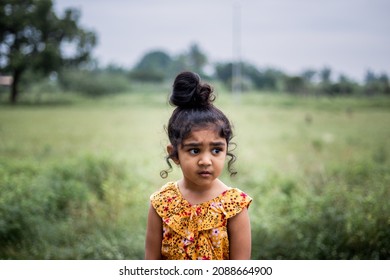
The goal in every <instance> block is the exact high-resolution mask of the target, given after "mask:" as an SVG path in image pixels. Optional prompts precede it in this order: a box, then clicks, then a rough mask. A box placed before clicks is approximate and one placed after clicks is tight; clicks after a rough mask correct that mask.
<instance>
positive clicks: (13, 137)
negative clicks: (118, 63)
mask: <svg viewBox="0 0 390 280" xmlns="http://www.w3.org/2000/svg"><path fill="white" fill-rule="evenodd" d="M163 91H164V92H160V93H153V92H148V93H145V94H142V93H138V94H137V93H133V94H131V95H126V94H123V95H113V96H110V97H107V98H105V97H103V98H100V99H99V100H94V101H92V100H88V99H83V100H80V99H74V100H73V101H72V102H67V103H66V104H65V103H63V104H57V106H54V107H53V106H46V105H44V104H41V105H39V104H38V105H34V106H25V104H26V103H23V104H24V105H22V106H7V105H0V258H1V259H141V258H143V244H144V238H145V226H146V215H147V208H148V198H149V195H150V194H151V193H152V192H153V191H155V190H156V189H158V188H159V187H160V186H161V185H162V184H164V183H165V182H166V181H168V180H176V179H177V178H178V177H179V176H180V171H179V170H178V169H175V170H174V172H172V173H171V174H170V175H169V177H168V179H166V180H163V179H161V178H160V177H159V172H160V170H162V169H165V168H166V166H165V162H164V156H165V146H166V144H167V140H166V139H167V137H166V134H165V131H164V125H165V123H166V121H167V119H168V117H169V115H170V113H171V110H172V109H171V108H170V107H169V106H168V105H167V102H166V92H165V91H166V90H163ZM41 100H45V99H44V96H43V97H42V99H41ZM69 100H71V99H69ZM50 104H52V103H51V102H50ZM217 106H219V107H221V109H222V110H224V111H225V112H226V114H227V115H228V116H229V117H230V119H231V120H232V122H233V124H234V127H235V133H236V136H235V137H234V141H235V142H236V143H237V148H236V149H235V151H234V153H235V154H236V155H237V156H238V160H237V162H236V164H235V165H236V166H235V167H236V169H237V170H238V175H237V176H236V177H234V178H230V177H229V175H228V174H227V173H224V174H223V176H222V177H223V178H222V179H223V180H224V181H225V182H226V183H227V184H229V185H231V186H237V187H239V188H241V189H243V190H245V191H246V192H248V193H249V194H250V195H251V196H252V197H253V198H254V201H253V203H252V205H251V206H250V209H249V210H250V215H251V222H252V235H253V254H252V256H253V258H255V259H389V258H390V214H389V213H390V204H389V203H388V201H390V191H389V186H390V164H389V155H390V154H389V152H390V144H389V141H388V139H390V137H389V136H390V129H389V127H390V118H389V116H390V111H389V108H390V106H389V102H388V100H386V99H345V98H344V99H325V98H324V99H321V98H291V97H289V96H284V95H282V94H280V95H276V96H274V95H270V94H248V95H244V96H241V98H240V99H235V98H231V97H230V96H228V94H226V93H224V92H222V93H221V94H220V96H218V99H217Z"/></svg>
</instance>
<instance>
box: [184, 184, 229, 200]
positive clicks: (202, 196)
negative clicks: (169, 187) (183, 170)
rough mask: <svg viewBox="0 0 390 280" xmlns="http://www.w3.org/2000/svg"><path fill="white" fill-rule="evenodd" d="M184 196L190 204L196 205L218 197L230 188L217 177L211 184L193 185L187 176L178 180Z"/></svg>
mask: <svg viewBox="0 0 390 280" xmlns="http://www.w3.org/2000/svg"><path fill="white" fill-rule="evenodd" d="M177 186H178V188H179V191H180V193H181V195H182V197H183V198H184V199H185V200H187V201H188V202H189V203H190V204H192V205H196V204H201V203H203V202H207V201H210V200H212V199H213V198H216V197H217V196H219V195H220V194H221V193H223V192H224V191H226V190H227V189H229V188H228V187H227V186H226V185H225V184H224V183H223V182H222V181H220V180H219V179H216V180H214V181H213V182H212V184H209V185H202V186H198V185H192V184H189V183H188V182H186V180H185V178H183V179H181V180H180V181H178V182H177Z"/></svg>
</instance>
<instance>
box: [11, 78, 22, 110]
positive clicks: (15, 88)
mask: <svg viewBox="0 0 390 280" xmlns="http://www.w3.org/2000/svg"><path fill="white" fill-rule="evenodd" d="M20 74H21V71H19V70H15V71H14V75H13V81H12V85H11V95H10V99H9V101H10V102H11V103H12V104H16V101H17V97H18V94H19V91H18V83H19V79H20Z"/></svg>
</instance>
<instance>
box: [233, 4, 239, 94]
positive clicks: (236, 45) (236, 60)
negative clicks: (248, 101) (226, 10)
mask: <svg viewBox="0 0 390 280" xmlns="http://www.w3.org/2000/svg"><path fill="white" fill-rule="evenodd" d="M232 66H233V67H232V92H233V95H234V96H235V98H236V99H237V101H239V99H240V95H241V5H240V4H239V3H238V2H237V3H234V4H233V65H232Z"/></svg>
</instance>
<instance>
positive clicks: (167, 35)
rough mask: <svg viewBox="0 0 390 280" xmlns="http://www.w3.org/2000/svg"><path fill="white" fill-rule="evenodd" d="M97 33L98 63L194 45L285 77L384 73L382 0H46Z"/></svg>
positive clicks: (389, 27)
mask: <svg viewBox="0 0 390 280" xmlns="http://www.w3.org/2000/svg"><path fill="white" fill-rule="evenodd" d="M53 2H54V3H55V9H56V11H57V13H58V14H59V15H62V13H63V11H64V9H65V8H67V7H73V8H78V9H79V10H80V11H81V19H80V23H81V26H82V27H83V28H85V29H88V30H92V31H94V32H96V34H97V35H98V45H97V46H96V48H95V49H94V52H93V55H94V57H96V58H97V59H98V61H99V64H100V65H103V66H104V65H107V64H110V63H113V64H116V65H118V66H122V67H129V68H131V67H133V66H134V65H135V64H136V63H137V62H139V60H140V59H141V58H142V56H143V55H144V54H145V53H147V52H150V51H154V50H162V51H165V52H166V53H167V54H169V55H171V56H175V55H179V54H181V53H184V52H186V51H188V50H189V47H190V46H191V44H194V43H196V44H198V46H199V47H200V49H201V50H202V51H203V52H204V53H205V54H206V55H207V57H208V59H209V62H210V63H211V64H212V63H216V62H230V61H233V60H235V59H236V58H240V59H241V60H242V61H244V62H248V63H251V64H253V65H255V66H256V67H258V68H259V69H260V70H261V69H265V68H267V67H272V68H276V69H279V70H282V71H284V72H286V73H289V74H291V75H294V74H297V75H298V74H300V73H302V71H304V70H307V69H314V70H320V69H322V68H324V67H330V68H331V69H332V73H333V76H334V77H333V78H337V76H338V75H339V74H340V73H342V74H345V75H347V76H348V77H350V78H352V79H355V80H363V79H364V76H365V73H366V72H367V70H371V71H373V72H374V73H377V74H380V73H387V74H389V73H390V16H389V11H390V1H389V0H294V1H292V0H241V1H240V0H197V1H183V0H160V1H158V0H142V1H136V0H110V1H107V0H54V1H53Z"/></svg>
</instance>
